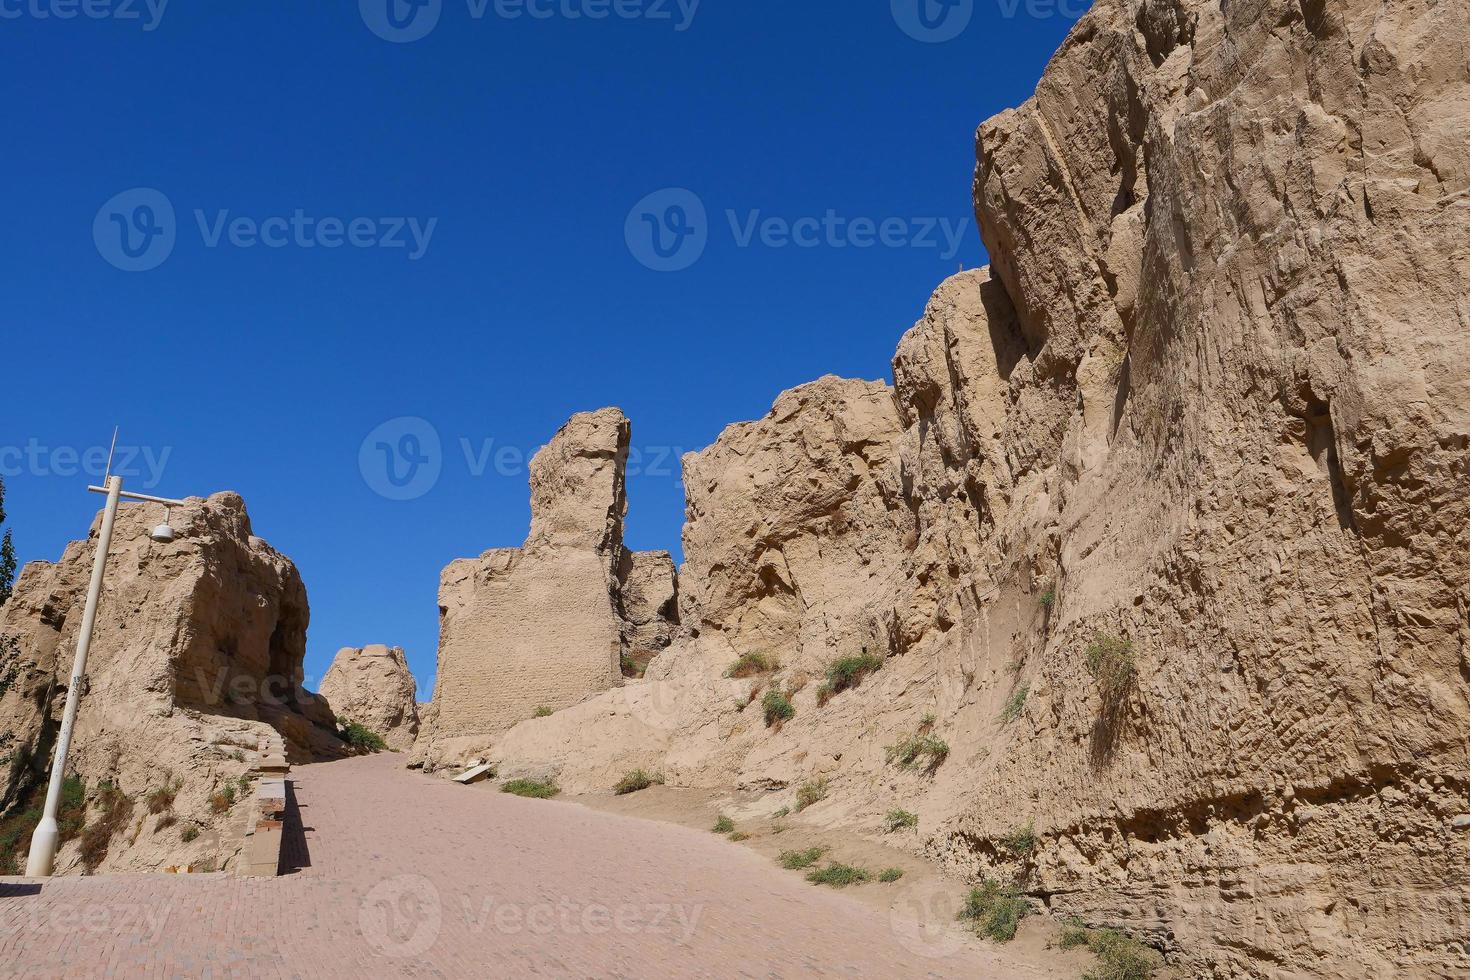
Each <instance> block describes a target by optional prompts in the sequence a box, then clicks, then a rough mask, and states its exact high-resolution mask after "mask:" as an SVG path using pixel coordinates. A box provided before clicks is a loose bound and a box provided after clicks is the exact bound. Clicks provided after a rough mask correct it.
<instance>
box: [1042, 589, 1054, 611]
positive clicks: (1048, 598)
mask: <svg viewBox="0 0 1470 980" xmlns="http://www.w3.org/2000/svg"><path fill="white" fill-rule="evenodd" d="M1056 601H1057V590H1056V589H1047V590H1046V591H1045V592H1043V593H1041V605H1042V606H1043V607H1045V608H1047V609H1050V608H1051V607H1052V606H1053V605H1054V604H1055V603H1056Z"/></svg>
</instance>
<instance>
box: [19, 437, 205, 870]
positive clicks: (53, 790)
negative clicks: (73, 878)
mask: <svg viewBox="0 0 1470 980" xmlns="http://www.w3.org/2000/svg"><path fill="white" fill-rule="evenodd" d="M115 439H116V437H115V436H114V441H115ZM87 489H88V490H90V491H91V492H92V493H102V494H106V495H107V507H106V509H104V510H103V511H102V532H101V534H100V535H99V537H98V539H97V557H96V558H94V559H93V561H92V584H91V587H90V588H88V590H87V605H86V609H85V611H84V612H83V613H82V625H81V629H79V630H78V631H77V658H76V662H75V663H74V664H73V665H72V668H71V684H70V685H69V686H68V687H67V689H66V710H65V711H64V712H63V713H62V715H61V731H60V733H59V734H58V735H57V736H56V754H55V758H54V759H53V760H52V762H51V782H50V783H48V784H47V786H46V809H45V811H44V813H43V814H42V816H41V822H40V823H39V824H38V825H37V826H36V832H35V833H34V834H33V835H31V851H30V855H29V856H28V857H27V858H26V876H27V877H29V878H49V877H50V876H51V871H52V866H53V864H54V863H55V861H56V844H57V838H58V834H59V829H58V827H57V824H56V811H57V810H58V809H59V808H60V805H61V783H62V778H63V777H64V775H65V773H66V753H67V750H68V749H70V748H71V732H72V728H73V727H74V726H75V725H76V722H77V702H78V701H80V700H81V697H82V678H83V676H84V675H85V674H86V671H87V651H88V649H89V648H90V647H91V646H92V626H93V624H94V623H95V622H96V620H97V603H98V602H99V601H100V600H101V598H102V577H103V574H104V573H105V572H106V570H107V549H108V547H109V546H110V545H111V544H112V525H113V523H114V521H115V520H116V518H117V504H118V501H119V500H120V499H122V498H124V497H126V498H127V499H128V500H139V501H143V502H144V503H150V504H163V505H164V506H165V507H182V506H183V503H184V502H183V501H182V500H169V499H167V498H166V497H150V496H148V495H147V494H141V493H124V492H123V488H122V477H120V476H108V477H107V480H106V485H105V486H101V487H88V488H87ZM149 536H150V537H151V538H153V540H154V541H159V542H163V543H167V542H170V541H172V540H173V539H174V529H173V528H171V527H169V526H168V519H167V517H165V518H164V523H162V524H160V525H158V527H156V528H154V529H153V532H152V533H151V534H150V535H149Z"/></svg>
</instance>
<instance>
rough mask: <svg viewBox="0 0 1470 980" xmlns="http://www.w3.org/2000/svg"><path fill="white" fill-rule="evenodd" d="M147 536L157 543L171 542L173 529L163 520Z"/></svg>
mask: <svg viewBox="0 0 1470 980" xmlns="http://www.w3.org/2000/svg"><path fill="white" fill-rule="evenodd" d="M148 536H149V537H150V538H152V539H153V540H154V541H157V542H158V543H159V544H172V543H173V540H174V529H173V528H171V527H169V526H168V522H167V521H165V522H164V523H162V524H160V525H158V526H157V527H155V528H154V529H153V531H152V533H150V534H149V535H148Z"/></svg>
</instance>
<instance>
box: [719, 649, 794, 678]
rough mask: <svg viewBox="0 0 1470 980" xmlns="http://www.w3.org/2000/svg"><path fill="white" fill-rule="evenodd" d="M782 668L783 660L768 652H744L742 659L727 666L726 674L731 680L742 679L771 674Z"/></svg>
mask: <svg viewBox="0 0 1470 980" xmlns="http://www.w3.org/2000/svg"><path fill="white" fill-rule="evenodd" d="M780 669H781V662H780V661H779V660H777V659H776V658H775V657H772V656H770V655H768V654H764V653H742V654H741V655H740V659H738V660H736V661H735V662H734V663H733V664H731V665H730V666H729V667H728V668H726V670H725V676H726V677H728V678H730V679H731V680H740V679H741V678H744V677H754V676H756V675H757V674H769V673H771V672H773V671H776V670H780Z"/></svg>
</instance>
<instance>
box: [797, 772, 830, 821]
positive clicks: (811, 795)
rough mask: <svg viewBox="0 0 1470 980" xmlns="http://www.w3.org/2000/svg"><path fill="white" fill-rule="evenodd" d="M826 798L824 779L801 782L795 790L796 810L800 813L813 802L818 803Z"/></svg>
mask: <svg viewBox="0 0 1470 980" xmlns="http://www.w3.org/2000/svg"><path fill="white" fill-rule="evenodd" d="M826 798H827V780H826V779H814V780H812V781H811V782H809V783H803V784H802V785H801V786H800V787H798V788H797V790H796V812H797V813H800V812H801V811H803V810H805V809H806V808H807V807H809V806H811V805H812V804H813V803H820V802H821V801H822V800H825V799H826Z"/></svg>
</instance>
